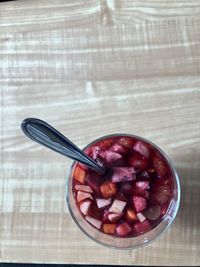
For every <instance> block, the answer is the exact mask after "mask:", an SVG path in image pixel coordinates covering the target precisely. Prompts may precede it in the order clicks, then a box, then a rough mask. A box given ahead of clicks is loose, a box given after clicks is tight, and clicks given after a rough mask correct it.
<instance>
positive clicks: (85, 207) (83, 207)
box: [80, 200, 92, 215]
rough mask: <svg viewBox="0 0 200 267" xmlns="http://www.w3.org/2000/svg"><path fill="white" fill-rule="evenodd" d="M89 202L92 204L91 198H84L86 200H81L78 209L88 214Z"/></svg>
mask: <svg viewBox="0 0 200 267" xmlns="http://www.w3.org/2000/svg"><path fill="white" fill-rule="evenodd" d="M91 204H92V201H91V200H86V201H83V202H81V204H80V210H81V212H82V213H83V214H84V215H87V214H88V211H89V209H90V206H91Z"/></svg>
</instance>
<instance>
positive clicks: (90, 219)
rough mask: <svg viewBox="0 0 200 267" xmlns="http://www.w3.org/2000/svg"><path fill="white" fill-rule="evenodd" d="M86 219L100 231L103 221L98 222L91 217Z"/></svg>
mask: <svg viewBox="0 0 200 267" xmlns="http://www.w3.org/2000/svg"><path fill="white" fill-rule="evenodd" d="M85 219H86V220H87V221H88V222H89V223H90V224H92V225H93V226H94V227H96V228H97V229H100V228H101V225H102V221H100V220H97V219H95V218H93V217H91V216H88V215H87V216H85Z"/></svg>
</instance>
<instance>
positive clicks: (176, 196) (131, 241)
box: [66, 134, 180, 249]
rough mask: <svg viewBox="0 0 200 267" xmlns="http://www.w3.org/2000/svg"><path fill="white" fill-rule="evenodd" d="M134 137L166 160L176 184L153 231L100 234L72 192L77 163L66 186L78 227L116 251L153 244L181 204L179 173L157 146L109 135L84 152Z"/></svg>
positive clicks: (97, 140)
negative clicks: (116, 139) (133, 234)
mask: <svg viewBox="0 0 200 267" xmlns="http://www.w3.org/2000/svg"><path fill="white" fill-rule="evenodd" d="M117 136H121V137H124V136H125V137H133V138H136V139H137V140H141V141H145V142H147V143H149V144H150V145H151V146H153V148H155V149H156V150H158V151H159V152H160V153H161V154H162V155H163V156H164V158H165V160H166V161H167V163H168V165H169V167H170V168H171V173H172V176H173V177H172V178H173V183H174V188H173V198H172V199H171V202H170V204H169V207H168V209H167V211H166V213H165V215H164V217H163V218H162V221H161V222H160V223H159V224H158V225H157V226H155V227H154V228H153V229H151V230H150V231H148V232H147V233H144V234H142V235H139V236H136V237H123V238H122V237H115V236H111V235H107V234H104V233H102V232H100V231H99V230H98V229H96V228H94V227H93V226H92V225H90V224H89V223H88V222H87V221H86V220H85V219H84V218H83V217H82V215H81V213H80V211H79V209H78V207H77V204H76V201H75V199H74V195H73V191H72V181H73V176H72V174H73V172H74V169H75V166H76V164H77V162H74V163H73V164H72V166H71V169H70V173H69V175H68V176H67V186H66V199H67V204H68V208H69V211H70V214H71V216H72V218H73V220H74V221H75V223H76V224H77V225H78V227H79V228H80V229H81V230H82V231H83V232H84V233H85V234H86V235H87V236H88V237H89V238H91V239H92V240H93V241H96V242H97V243H99V244H101V245H104V246H107V247H111V248H116V249H133V248H137V247H141V246H143V245H147V244H149V243H151V242H152V241H153V240H155V239H156V238H158V237H159V236H160V235H161V234H162V233H163V232H165V231H166V230H167V228H168V227H169V226H170V225H171V224H172V222H173V221H174V219H175V217H176V214H177V212H178V208H179V204H180V183H179V178H178V175H177V172H176V170H175V168H174V166H173V164H172V162H171V160H170V159H169V157H168V156H167V155H166V154H165V153H164V152H163V151H162V150H161V149H160V148H159V147H157V146H156V145H155V144H153V143H152V142H150V141H148V140H146V139H144V138H142V137H139V136H136V135H131V134H112V135H107V136H103V137H100V138H98V139H96V140H94V141H93V142H91V143H90V144H88V145H87V146H86V147H85V148H84V149H83V150H86V149H87V148H88V147H90V146H91V145H93V144H95V143H97V142H99V141H102V140H105V139H107V138H112V137H117Z"/></svg>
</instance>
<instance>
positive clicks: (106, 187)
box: [100, 182, 117, 198]
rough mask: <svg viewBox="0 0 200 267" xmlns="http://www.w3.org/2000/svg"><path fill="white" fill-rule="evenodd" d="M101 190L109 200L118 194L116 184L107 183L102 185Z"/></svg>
mask: <svg viewBox="0 0 200 267" xmlns="http://www.w3.org/2000/svg"><path fill="white" fill-rule="evenodd" d="M100 190H101V193H102V195H103V197H105V198H109V197H111V196H114V195H115V194H116V192H117V187H116V185H115V184H114V183H111V182H105V183H104V184H102V185H101V187H100Z"/></svg>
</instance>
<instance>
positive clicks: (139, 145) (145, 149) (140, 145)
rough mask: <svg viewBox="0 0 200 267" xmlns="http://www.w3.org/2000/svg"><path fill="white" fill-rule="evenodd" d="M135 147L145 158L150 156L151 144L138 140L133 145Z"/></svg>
mask: <svg viewBox="0 0 200 267" xmlns="http://www.w3.org/2000/svg"><path fill="white" fill-rule="evenodd" d="M133 149H134V150H135V151H136V152H138V153H140V155H142V156H143V157H145V158H149V156H150V147H149V145H147V144H145V143H144V142H142V141H137V142H136V143H135V145H134V147H133Z"/></svg>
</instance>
